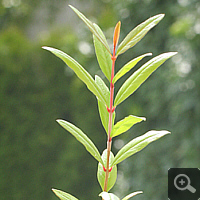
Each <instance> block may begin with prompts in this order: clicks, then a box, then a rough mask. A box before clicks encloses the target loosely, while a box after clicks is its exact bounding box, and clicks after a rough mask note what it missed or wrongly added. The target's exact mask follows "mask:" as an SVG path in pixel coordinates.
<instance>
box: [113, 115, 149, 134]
mask: <svg viewBox="0 0 200 200" xmlns="http://www.w3.org/2000/svg"><path fill="white" fill-rule="evenodd" d="M141 121H146V118H144V117H136V116H133V115H129V116H128V117H126V118H124V119H123V120H121V121H119V122H117V124H115V125H114V127H113V129H112V132H111V137H115V136H118V135H120V134H122V133H124V132H126V131H127V130H129V129H130V128H131V127H132V126H133V125H134V124H136V123H139V122H141Z"/></svg>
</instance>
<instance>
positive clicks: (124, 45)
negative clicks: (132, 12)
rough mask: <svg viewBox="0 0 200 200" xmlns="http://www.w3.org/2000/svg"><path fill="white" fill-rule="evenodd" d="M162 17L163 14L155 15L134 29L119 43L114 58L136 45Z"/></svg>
mask: <svg viewBox="0 0 200 200" xmlns="http://www.w3.org/2000/svg"><path fill="white" fill-rule="evenodd" d="M164 16H165V15H164V14H159V15H155V16H153V17H151V18H149V19H147V20H146V21H144V22H143V23H141V24H139V25H138V26H137V27H136V28H134V29H133V30H132V31H131V32H130V33H129V34H128V35H127V36H126V37H125V38H124V40H123V41H122V42H121V43H120V45H119V47H118V49H117V54H116V56H118V55H120V54H122V53H124V52H125V51H126V50H128V49H129V48H131V47H133V46H134V45H135V44H136V43H138V42H139V41H140V40H141V39H142V38H143V37H144V36H145V35H146V34H147V32H148V31H149V30H150V29H152V28H153V27H154V26H155V25H156V24H158V22H160V21H161V20H162V19H163V17H164Z"/></svg>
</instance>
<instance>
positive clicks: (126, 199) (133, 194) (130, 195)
mask: <svg viewBox="0 0 200 200" xmlns="http://www.w3.org/2000/svg"><path fill="white" fill-rule="evenodd" d="M142 193H143V192H142V191H137V192H133V193H131V194H129V195H127V196H125V197H124V198H123V199H122V200H128V199H130V198H131V197H134V196H136V195H138V194H142Z"/></svg>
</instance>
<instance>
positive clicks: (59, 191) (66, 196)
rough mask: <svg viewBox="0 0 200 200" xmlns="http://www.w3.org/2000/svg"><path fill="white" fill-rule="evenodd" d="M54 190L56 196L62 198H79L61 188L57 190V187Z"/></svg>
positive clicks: (62, 199)
mask: <svg viewBox="0 0 200 200" xmlns="http://www.w3.org/2000/svg"><path fill="white" fill-rule="evenodd" d="M52 190H53V192H54V193H55V194H56V196H57V197H59V198H60V199H61V200H78V199H77V198H76V197H74V196H72V195H71V194H68V193H66V192H63V191H61V190H56V189H52Z"/></svg>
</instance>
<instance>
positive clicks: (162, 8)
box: [0, 0, 200, 200]
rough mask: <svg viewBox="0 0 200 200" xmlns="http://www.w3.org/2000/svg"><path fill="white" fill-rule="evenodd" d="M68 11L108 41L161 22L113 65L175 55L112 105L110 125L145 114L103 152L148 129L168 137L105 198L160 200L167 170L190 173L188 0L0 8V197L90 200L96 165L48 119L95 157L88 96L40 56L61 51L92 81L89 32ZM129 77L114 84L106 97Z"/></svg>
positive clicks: (194, 17)
mask: <svg viewBox="0 0 200 200" xmlns="http://www.w3.org/2000/svg"><path fill="white" fill-rule="evenodd" d="M69 4H71V5H73V6H75V7H76V8H78V9H79V10H80V11H81V12H83V13H84V14H85V15H86V16H87V17H88V18H89V19H90V20H92V21H93V22H96V23H97V24H99V26H100V27H101V28H102V30H103V31H104V33H105V35H106V37H107V38H108V41H109V42H112V36H113V30H114V26H115V24H116V23H117V22H118V21H119V20H120V21H121V22H122V27H121V35H120V41H121V40H122V39H123V38H124V36H125V35H126V34H127V33H128V32H129V31H130V30H132V29H133V28H134V27H135V26H136V25H138V24H139V23H141V22H143V21H144V20H146V19H147V18H149V17H151V16H153V15H156V14H159V13H165V14H166V16H165V18H164V19H163V20H162V21H161V22H160V23H159V24H158V25H157V26H156V27H155V28H153V29H152V30H151V31H150V32H149V33H148V34H147V35H146V36H145V38H144V39H143V40H142V41H140V42H139V43H138V44H137V45H136V46H135V47H133V48H131V49H130V50H128V51H127V52H126V53H124V54H123V55H121V56H119V58H118V60H117V64H116V70H119V69H120V67H122V66H123V65H124V64H125V63H127V62H128V61H129V60H131V59H132V58H134V57H137V56H139V55H141V54H144V53H147V52H152V53H153V56H156V55H158V54H161V53H163V52H168V51H178V52H179V54H178V55H176V56H174V57H173V58H172V59H170V60H169V61H167V62H166V63H165V64H164V65H162V67H160V68H159V69H158V70H157V71H156V72H155V73H154V74H153V75H152V76H151V77H150V78H149V79H148V80H147V82H145V84H144V85H142V86H141V87H140V88H139V90H138V91H136V92H135V93H134V95H132V96H131V97H130V98H129V99H127V100H126V103H122V104H120V106H118V107H117V110H116V112H117V116H116V120H117V121H118V120H120V119H122V118H124V117H125V116H127V115H130V114H133V115H137V116H145V117H146V118H147V121H146V122H142V123H140V124H138V125H136V126H134V127H133V128H131V130H130V131H128V133H126V134H123V135H121V136H119V137H117V138H116V139H114V141H113V148H112V151H113V152H114V153H116V152H117V151H118V150H119V148H121V147H122V146H123V145H124V144H126V143H127V142H128V141H129V140H131V139H133V138H134V137H136V136H139V135H141V134H143V133H145V132H147V131H148V130H151V129H156V130H162V129H166V130H169V131H171V132H172V134H171V135H168V136H166V137H164V138H162V139H160V140H158V141H156V142H154V143H153V144H151V145H149V146H148V147H147V148H145V149H144V150H143V151H142V152H140V153H137V154H136V155H134V156H132V157H131V158H128V159H127V160H125V161H123V162H122V163H121V164H120V165H119V166H118V169H119V171H118V179H117V184H116V186H115V187H114V188H113V189H112V190H111V192H113V193H116V194H117V195H119V197H120V198H122V197H124V196H125V195H127V194H129V193H130V192H133V191H137V190H142V191H144V194H142V195H138V196H136V197H135V198H134V199H136V200H137V199H138V200H144V199H154V200H159V199H167V173H168V169H169V168H170V167H191V168H196V167H200V156H199V152H200V123H199V120H200V102H199V100H200V88H199V85H200V70H199V63H200V57H199V54H200V2H199V1H198V0H168V1H163V0H124V1H117V0H87V1H86V0H82V1H78V0H73V1H72V0H71V1H68V0H59V1H58V0H34V1H32V0H0V197H1V199H2V200H6V199H9V200H12V199H13V200H22V199H25V200H26V199H29V200H41V199H48V200H56V199H58V198H57V197H56V196H55V195H54V194H53V192H51V188H57V189H62V190H63V191H66V192H69V193H71V194H73V195H75V196H76V197H77V198H79V199H80V200H87V199H98V198H99V197H98V196H97V195H98V194H99V193H100V192H101V189H100V186H99V184H98V182H97V178H96V170H97V163H96V160H94V159H93V158H92V157H91V156H90V154H89V153H88V152H87V151H85V149H84V147H83V146H82V145H81V144H80V143H78V142H77V141H76V140H75V139H74V138H73V137H72V136H71V135H70V134H69V133H68V132H67V131H65V130H64V129H62V128H61V127H60V126H59V125H58V124H57V123H56V121H55V120H56V119H58V118H62V119H65V120H68V121H70V122H72V123H74V124H75V125H77V126H78V127H80V128H81V129H82V130H83V131H84V132H85V133H86V134H87V135H88V136H89V137H90V138H91V139H92V141H93V142H94V143H95V144H96V146H97V147H98V148H99V150H100V152H102V151H103V150H104V149H105V148H106V134H105V132H104V129H103V127H102V125H101V122H100V118H99V115H98V109H97V102H96V98H95V97H94V96H93V94H92V93H90V92H89V91H88V90H87V88H86V86H85V85H84V84H83V83H82V82H81V81H79V80H78V78H77V77H76V75H74V73H73V72H72V71H71V70H70V69H69V68H68V67H67V66H66V65H65V64H64V63H63V62H62V61H61V60H59V59H58V58H56V57H55V56H53V55H52V54H50V53H49V52H47V51H45V50H43V49H41V47H42V46H51V47H55V48H58V49H61V50H62V51H65V52H66V53H68V54H69V55H71V56H72V57H73V58H75V59H76V60H77V61H78V62H79V63H80V64H82V65H83V66H84V67H85V68H86V69H87V70H88V71H89V72H90V73H91V74H92V75H93V77H94V75H95V74H99V75H101V72H100V71H99V67H98V63H97V60H96V57H95V53H94V47H93V42H92V34H91V33H90V31H89V30H88V28H87V27H86V26H85V24H84V23H83V22H82V21H81V20H80V19H79V18H78V17H77V16H76V14H75V13H74V12H73V11H72V10H71V9H70V8H69V7H68V5H69ZM148 59H149V58H145V59H144V62H146V61H147V60H148ZM141 64H142V62H140V63H139V64H138V65H137V66H136V67H135V68H134V70H135V69H137V68H139V67H140V66H141ZM134 70H133V71H134ZM133 71H131V72H130V73H129V74H127V76H125V77H124V78H122V80H120V81H121V82H120V81H119V82H118V83H117V84H116V87H115V91H117V90H118V89H119V87H120V85H121V84H122V82H123V81H124V80H125V79H126V78H127V77H129V76H130V74H131V73H133Z"/></svg>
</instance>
